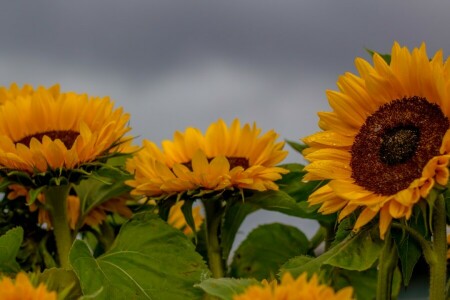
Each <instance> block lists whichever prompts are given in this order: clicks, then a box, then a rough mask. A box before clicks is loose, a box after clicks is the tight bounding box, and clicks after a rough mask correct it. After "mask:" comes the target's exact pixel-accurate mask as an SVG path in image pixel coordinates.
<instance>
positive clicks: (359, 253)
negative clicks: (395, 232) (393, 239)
mask: <svg viewBox="0 0 450 300" xmlns="http://www.w3.org/2000/svg"><path fill="white" fill-rule="evenodd" d="M382 247H383V242H382V241H381V240H380V239H379V237H378V236H377V233H373V232H372V231H369V230H362V231H360V232H359V233H357V234H355V235H350V236H348V237H347V238H346V239H344V240H343V241H342V242H340V243H339V244H337V245H335V246H334V247H333V248H331V249H329V250H328V251H327V252H325V253H323V254H322V255H320V256H318V257H316V258H313V259H309V260H307V259H306V258H305V257H304V256H299V257H295V258H293V259H291V260H289V261H288V262H287V263H286V264H284V265H283V266H282V268H281V272H282V273H284V272H290V273H291V274H292V275H293V276H295V277H296V276H299V275H300V274H302V273H303V272H307V273H308V274H310V275H311V274H312V273H314V272H319V271H320V269H321V267H322V266H323V265H330V266H334V267H339V268H342V269H346V270H353V271H364V270H367V269H369V268H370V267H372V266H373V265H374V263H375V262H376V261H377V259H378V256H379V254H380V251H381V248H382Z"/></svg>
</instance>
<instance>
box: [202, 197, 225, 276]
mask: <svg viewBox="0 0 450 300" xmlns="http://www.w3.org/2000/svg"><path fill="white" fill-rule="evenodd" d="M203 205H204V207H205V213H206V248H207V253H208V264H209V269H210V270H211V272H212V276H213V278H221V277H223V276H224V274H225V272H224V261H223V259H222V248H221V247H220V241H219V232H220V226H221V224H222V217H223V208H222V204H221V202H220V200H212V199H207V200H204V201H203Z"/></svg>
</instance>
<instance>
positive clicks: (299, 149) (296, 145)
mask: <svg viewBox="0 0 450 300" xmlns="http://www.w3.org/2000/svg"><path fill="white" fill-rule="evenodd" d="M286 143H288V145H289V146H291V147H292V148H293V149H294V150H295V151H297V152H298V153H300V154H301V153H302V152H303V150H305V149H306V148H308V145H306V144H300V143H297V142H294V141H290V140H286Z"/></svg>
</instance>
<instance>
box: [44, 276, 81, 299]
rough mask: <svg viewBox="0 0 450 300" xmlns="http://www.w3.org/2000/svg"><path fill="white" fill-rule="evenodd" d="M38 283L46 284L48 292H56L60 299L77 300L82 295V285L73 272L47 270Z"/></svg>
mask: <svg viewBox="0 0 450 300" xmlns="http://www.w3.org/2000/svg"><path fill="white" fill-rule="evenodd" d="M38 281H39V282H42V283H44V284H45V285H46V287H47V289H48V290H50V291H56V293H57V294H58V298H59V299H65V300H72V299H73V300H76V299H78V298H79V297H80V296H81V295H82V294H81V287H80V283H79V282H78V278H77V276H76V275H75V273H74V272H73V271H72V270H65V269H60V268H50V269H46V270H45V271H44V272H43V273H42V274H40V275H39V278H38Z"/></svg>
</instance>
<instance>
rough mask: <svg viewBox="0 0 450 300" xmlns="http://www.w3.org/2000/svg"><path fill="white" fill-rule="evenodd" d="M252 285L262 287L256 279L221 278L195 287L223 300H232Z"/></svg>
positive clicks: (203, 282) (208, 280) (211, 279)
mask: <svg viewBox="0 0 450 300" xmlns="http://www.w3.org/2000/svg"><path fill="white" fill-rule="evenodd" d="M251 285H260V283H259V282H258V281H257V280H255V279H250V278H245V279H234V278H219V279H213V278H210V279H206V280H204V281H202V282H201V283H200V284H196V285H195V286H196V287H198V288H201V289H202V290H203V291H205V292H206V293H207V294H209V295H211V296H215V297H218V298H220V299H222V300H232V299H233V296H234V295H237V294H242V293H243V292H244V291H245V289H246V288H247V287H249V286H251Z"/></svg>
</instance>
